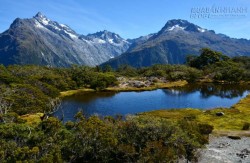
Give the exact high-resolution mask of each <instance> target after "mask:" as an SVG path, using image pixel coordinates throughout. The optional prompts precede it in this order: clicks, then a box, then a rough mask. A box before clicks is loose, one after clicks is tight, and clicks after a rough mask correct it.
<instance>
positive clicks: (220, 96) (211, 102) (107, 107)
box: [54, 84, 250, 121]
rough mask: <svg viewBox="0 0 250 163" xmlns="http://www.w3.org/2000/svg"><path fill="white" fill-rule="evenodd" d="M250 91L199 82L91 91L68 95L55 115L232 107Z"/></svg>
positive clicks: (121, 113)
mask: <svg viewBox="0 0 250 163" xmlns="http://www.w3.org/2000/svg"><path fill="white" fill-rule="evenodd" d="M249 90H250V87H249V86H248V85H244V86H238V85H225V84H224V85H214V84H202V85H197V84H196V85H188V86H185V87H182V88H171V89H157V90H153V91H143V92H118V93H114V92H98V93H97V92H89V93H82V94H77V95H73V96H70V97H67V98H64V99H63V101H62V105H61V108H60V109H59V110H58V111H57V112H55V113H54V116H56V117H58V118H60V119H61V118H62V117H64V118H63V120H64V121H68V120H74V115H75V114H76V113H77V112H78V111H82V112H83V113H84V114H85V115H86V116H90V115H93V114H98V115H101V116H106V115H111V116H113V115H117V114H119V115H127V114H136V113H139V112H145V111H150V110H157V109H172V108H199V109H211V108H215V107H230V106H232V105H233V104H235V103H237V102H238V101H239V100H240V99H241V98H243V97H245V96H246V95H247V94H248V93H249V92H250V91H249Z"/></svg>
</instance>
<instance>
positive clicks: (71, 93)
mask: <svg viewBox="0 0 250 163" xmlns="http://www.w3.org/2000/svg"><path fill="white" fill-rule="evenodd" d="M94 91H95V90H94V89H89V88H81V89H77V90H69V91H64V92H60V97H66V96H72V95H74V94H78V93H82V92H94Z"/></svg>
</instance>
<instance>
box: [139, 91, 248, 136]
mask: <svg viewBox="0 0 250 163" xmlns="http://www.w3.org/2000/svg"><path fill="white" fill-rule="evenodd" d="M217 112H223V113H225V114H224V115H223V116H217V115H216V113H217ZM139 116H156V117H161V118H167V119H170V120H180V119H184V118H187V119H192V120H197V121H198V122H200V123H208V124H210V125H213V126H214V130H215V132H218V131H237V130H238V131H239V130H242V127H243V125H244V124H245V123H250V95H248V96H247V97H245V98H243V99H241V100H240V101H239V102H238V103H237V104H235V105H234V106H232V107H231V108H216V109H212V110H206V111H203V110H199V109H190V108H188V109H178V110H177V109H175V110H155V111H150V112H145V113H141V114H139Z"/></svg>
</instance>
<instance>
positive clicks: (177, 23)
mask: <svg viewBox="0 0 250 163" xmlns="http://www.w3.org/2000/svg"><path fill="white" fill-rule="evenodd" d="M179 30H183V31H188V32H201V33H203V32H206V31H207V30H206V29H204V28H201V27H199V26H197V25H195V24H193V23H190V22H188V21H186V20H181V19H173V20H169V21H168V22H167V23H166V25H165V26H164V27H163V28H162V30H161V32H162V33H163V32H169V31H179Z"/></svg>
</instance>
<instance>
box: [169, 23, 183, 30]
mask: <svg viewBox="0 0 250 163" xmlns="http://www.w3.org/2000/svg"><path fill="white" fill-rule="evenodd" d="M185 28H186V27H182V26H180V25H179V24H177V25H174V26H172V27H169V28H168V29H167V30H168V31H173V30H184V29H185Z"/></svg>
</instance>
